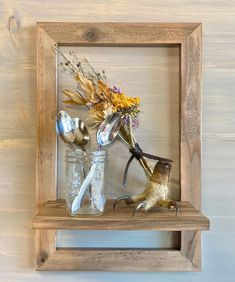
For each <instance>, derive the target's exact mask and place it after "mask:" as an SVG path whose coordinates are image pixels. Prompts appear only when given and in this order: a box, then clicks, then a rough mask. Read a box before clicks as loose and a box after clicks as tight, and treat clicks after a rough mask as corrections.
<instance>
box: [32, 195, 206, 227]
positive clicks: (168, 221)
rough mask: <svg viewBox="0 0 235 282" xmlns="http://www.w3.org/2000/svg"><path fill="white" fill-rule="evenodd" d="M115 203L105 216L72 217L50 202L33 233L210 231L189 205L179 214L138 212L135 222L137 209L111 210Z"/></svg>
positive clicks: (63, 207)
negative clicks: (41, 231)
mask: <svg viewBox="0 0 235 282" xmlns="http://www.w3.org/2000/svg"><path fill="white" fill-rule="evenodd" d="M113 201H114V200H108V201H107V203H106V207H105V212H104V213H103V214H102V215H100V216H87V215H80V216H76V217H75V216H70V215H69V213H68V211H67V209H66V204H65V201H64V200H57V201H49V202H47V203H45V204H44V206H43V207H42V209H41V210H40V211H39V213H38V214H37V215H36V216H35V217H34V219H33V228H34V229H67V230H77V229H79V230H165V231H181V230H208V229H209V224H210V223H209V219H208V218H207V217H205V216H204V215H203V214H201V213H200V212H199V211H198V210H196V209H195V208H194V207H193V206H192V205H191V204H190V203H189V202H178V204H179V206H180V212H179V214H178V216H175V210H166V209H155V210H153V211H150V212H142V211H138V212H136V213H135V216H134V218H132V216H131V215H132V212H133V209H134V208H135V205H132V206H126V205H125V204H124V203H122V204H120V205H118V206H117V207H116V210H115V211H113V210H112V205H113Z"/></svg>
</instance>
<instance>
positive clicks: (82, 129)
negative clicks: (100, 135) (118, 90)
mask: <svg viewBox="0 0 235 282" xmlns="http://www.w3.org/2000/svg"><path fill="white" fill-rule="evenodd" d="M73 122H74V125H75V128H76V136H75V139H74V142H73V143H74V144H75V145H77V146H79V147H80V148H81V149H82V150H83V151H86V148H85V146H86V145H87V143H88V142H89V140H90V135H89V132H88V130H87V127H86V126H85V124H84V122H83V121H82V120H81V119H80V118H74V119H73Z"/></svg>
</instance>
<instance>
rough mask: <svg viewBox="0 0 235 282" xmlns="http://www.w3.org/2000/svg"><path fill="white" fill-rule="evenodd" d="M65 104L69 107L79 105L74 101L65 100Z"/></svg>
mask: <svg viewBox="0 0 235 282" xmlns="http://www.w3.org/2000/svg"><path fill="white" fill-rule="evenodd" d="M63 103H64V104H67V105H77V103H75V102H74V101H73V100H65V101H63Z"/></svg>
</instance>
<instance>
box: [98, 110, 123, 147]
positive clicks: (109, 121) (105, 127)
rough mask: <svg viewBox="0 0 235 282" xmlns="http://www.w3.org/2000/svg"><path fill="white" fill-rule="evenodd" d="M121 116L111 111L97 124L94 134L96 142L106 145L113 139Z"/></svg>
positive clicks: (117, 130)
mask: <svg viewBox="0 0 235 282" xmlns="http://www.w3.org/2000/svg"><path fill="white" fill-rule="evenodd" d="M121 125H122V117H121V115H120V114H119V113H113V114H112V115H110V116H108V117H107V118H106V119H105V120H104V121H103V122H102V123H101V124H100V126H99V128H98V130H97V134H96V139H97V143H98V144H99V145H100V146H106V145H108V144H110V143H112V142H113V141H114V139H115V138H116V136H117V134H118V132H119V130H120V127H121Z"/></svg>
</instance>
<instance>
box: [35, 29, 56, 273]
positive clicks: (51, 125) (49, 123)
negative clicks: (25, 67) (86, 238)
mask: <svg viewBox="0 0 235 282" xmlns="http://www.w3.org/2000/svg"><path fill="white" fill-rule="evenodd" d="M54 44H55V42H54V40H53V39H52V38H51V37H50V36H49V35H48V34H47V33H46V32H45V30H44V29H43V28H42V27H41V26H40V25H38V26H37V149H36V212H37V211H38V210H39V209H40V208H41V206H42V204H43V203H44V202H46V201H48V200H49V199H50V200H55V199H56V169H55V167H56V155H57V154H56V135H55V114H56V108H57V107H56V105H57V102H56V92H57V91H56V87H57V86H56V59H55V52H54V50H53V45H54ZM35 237H36V245H35V252H36V268H37V269H39V268H40V267H41V266H42V265H43V264H44V263H45V261H46V260H47V259H48V258H49V256H50V255H51V254H52V253H53V252H54V251H55V250H56V245H55V239H56V231H53V230H51V231H49V230H36V236H35Z"/></svg>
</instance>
